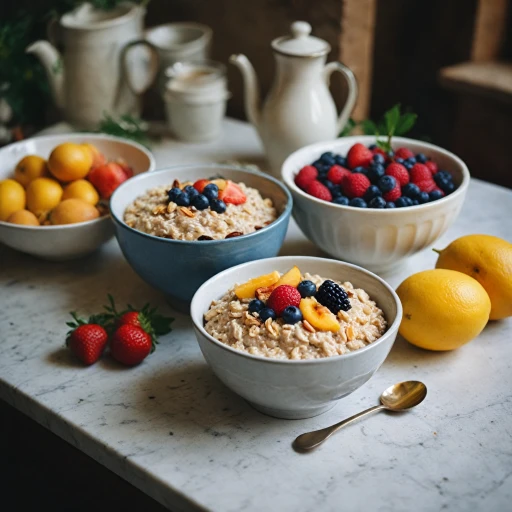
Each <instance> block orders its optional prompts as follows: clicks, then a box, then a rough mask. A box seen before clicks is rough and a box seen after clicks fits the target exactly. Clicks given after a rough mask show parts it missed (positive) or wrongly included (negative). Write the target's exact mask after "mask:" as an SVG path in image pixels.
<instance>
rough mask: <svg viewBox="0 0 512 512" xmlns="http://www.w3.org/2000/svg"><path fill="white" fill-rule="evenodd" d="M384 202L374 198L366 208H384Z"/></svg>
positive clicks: (379, 198) (382, 199) (381, 198)
mask: <svg viewBox="0 0 512 512" xmlns="http://www.w3.org/2000/svg"><path fill="white" fill-rule="evenodd" d="M385 207H386V200H385V199H384V198H383V197H374V198H373V199H372V200H371V201H370V202H369V203H368V208H385Z"/></svg>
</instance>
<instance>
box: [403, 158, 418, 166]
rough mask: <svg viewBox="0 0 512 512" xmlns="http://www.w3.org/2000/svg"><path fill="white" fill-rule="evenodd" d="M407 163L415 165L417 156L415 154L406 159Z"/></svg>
mask: <svg viewBox="0 0 512 512" xmlns="http://www.w3.org/2000/svg"><path fill="white" fill-rule="evenodd" d="M405 163H406V164H412V165H414V164H415V163H416V158H415V157H414V156H410V157H409V158H408V159H407V160H406V161H405Z"/></svg>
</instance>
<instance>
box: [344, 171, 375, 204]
mask: <svg viewBox="0 0 512 512" xmlns="http://www.w3.org/2000/svg"><path fill="white" fill-rule="evenodd" d="M370 185H371V183H370V180H369V179H368V178H367V177H366V176H365V175H364V174H361V173H355V174H351V175H350V176H347V177H346V178H345V180H344V181H343V192H345V195H346V196H347V197H348V198H349V199H353V198H354V197H363V196H364V193H365V192H366V191H367V190H368V187H369V186H370Z"/></svg>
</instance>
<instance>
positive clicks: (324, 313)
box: [299, 297, 340, 332]
mask: <svg viewBox="0 0 512 512" xmlns="http://www.w3.org/2000/svg"><path fill="white" fill-rule="evenodd" d="M299 309H300V311H301V313H302V316H303V317H304V320H307V321H308V322H309V323H310V324H311V325H312V326H313V327H314V328H315V329H318V330H319V331H331V332H338V331H339V330H340V324H339V322H338V320H336V317H335V316H334V315H333V314H332V313H331V312H330V311H329V310H328V309H327V308H326V307H325V306H322V304H320V303H319V302H318V301H317V300H316V299H315V298H314V297H308V298H306V299H302V300H301V301H300V305H299Z"/></svg>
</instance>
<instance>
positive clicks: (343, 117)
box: [324, 61, 358, 135]
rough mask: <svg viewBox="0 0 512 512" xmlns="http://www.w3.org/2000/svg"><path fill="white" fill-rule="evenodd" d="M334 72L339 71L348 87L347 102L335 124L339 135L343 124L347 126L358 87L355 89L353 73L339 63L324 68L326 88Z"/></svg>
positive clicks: (331, 63)
mask: <svg viewBox="0 0 512 512" xmlns="http://www.w3.org/2000/svg"><path fill="white" fill-rule="evenodd" d="M334 71H339V72H340V73H341V74H342V75H343V76H344V77H345V80H346V81H347V85H348V97H347V102H346V103H345V106H344V107H343V109H342V110H341V112H340V115H339V117H338V123H337V125H336V126H337V134H338V135H339V134H340V133H341V131H342V130H343V128H344V127H345V124H347V121H348V118H349V116H350V114H351V113H352V110H353V109H354V105H355V104H356V100H357V94H358V87H357V80H356V77H355V76H354V73H352V71H351V70H350V69H349V68H347V66H345V65H343V64H342V63H341V62H336V61H334V62H329V64H326V66H325V67H324V78H325V81H326V82H327V86H328V87H329V81H330V78H331V74H332V73H333V72H334Z"/></svg>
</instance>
